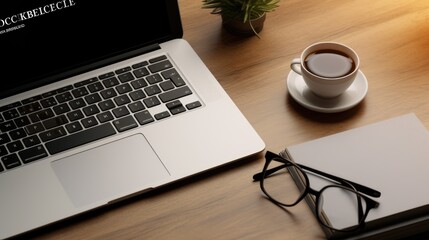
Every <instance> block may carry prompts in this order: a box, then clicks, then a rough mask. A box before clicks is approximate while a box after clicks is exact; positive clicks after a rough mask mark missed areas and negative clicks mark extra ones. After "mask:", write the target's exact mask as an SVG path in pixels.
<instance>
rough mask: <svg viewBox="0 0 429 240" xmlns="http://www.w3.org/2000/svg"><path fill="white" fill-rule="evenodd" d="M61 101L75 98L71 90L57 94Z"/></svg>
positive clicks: (58, 99)
mask: <svg viewBox="0 0 429 240" xmlns="http://www.w3.org/2000/svg"><path fill="white" fill-rule="evenodd" d="M55 98H56V99H57V101H58V102H59V103H63V102H68V101H70V100H72V99H73V96H72V95H71V93H70V92H63V93H60V94H58V95H57V96H55Z"/></svg>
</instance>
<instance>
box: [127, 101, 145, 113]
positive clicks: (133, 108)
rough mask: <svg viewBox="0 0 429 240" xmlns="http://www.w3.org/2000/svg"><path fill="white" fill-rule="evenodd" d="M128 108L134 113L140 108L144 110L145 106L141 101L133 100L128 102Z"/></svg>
mask: <svg viewBox="0 0 429 240" xmlns="http://www.w3.org/2000/svg"><path fill="white" fill-rule="evenodd" d="M128 108H129V109H130V110H131V112H133V113H135V112H138V111H141V110H144V109H145V107H144V105H143V103H142V102H133V103H131V104H128Z"/></svg>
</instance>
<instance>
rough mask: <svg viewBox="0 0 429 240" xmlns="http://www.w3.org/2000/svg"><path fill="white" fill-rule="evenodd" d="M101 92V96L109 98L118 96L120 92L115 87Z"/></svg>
mask: <svg viewBox="0 0 429 240" xmlns="http://www.w3.org/2000/svg"><path fill="white" fill-rule="evenodd" d="M100 93H101V96H102V97H103V98H104V99H109V98H113V97H116V96H118V94H117V93H116V91H115V89H113V88H109V89H106V90H103V91H101V92H100Z"/></svg>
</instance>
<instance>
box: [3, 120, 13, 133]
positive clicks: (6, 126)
mask: <svg viewBox="0 0 429 240" xmlns="http://www.w3.org/2000/svg"><path fill="white" fill-rule="evenodd" d="M15 128H16V125H15V123H14V122H13V121H7V122H4V123H0V131H2V132H8V131H10V130H13V129H15Z"/></svg>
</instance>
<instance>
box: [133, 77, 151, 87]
mask: <svg viewBox="0 0 429 240" xmlns="http://www.w3.org/2000/svg"><path fill="white" fill-rule="evenodd" d="M131 85H132V86H133V88H134V89H139V88H143V87H147V86H148V84H147V82H146V81H145V80H144V79H138V80H135V81H132V82H131Z"/></svg>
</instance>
